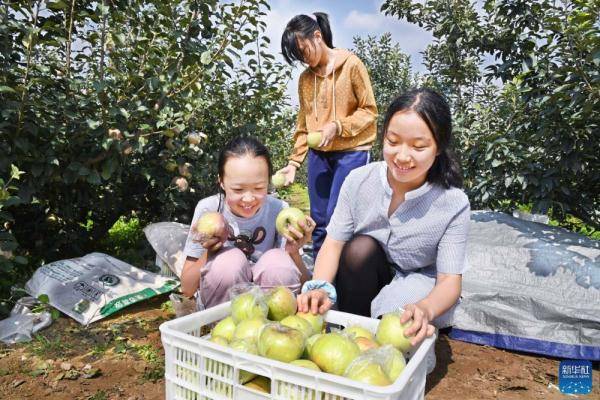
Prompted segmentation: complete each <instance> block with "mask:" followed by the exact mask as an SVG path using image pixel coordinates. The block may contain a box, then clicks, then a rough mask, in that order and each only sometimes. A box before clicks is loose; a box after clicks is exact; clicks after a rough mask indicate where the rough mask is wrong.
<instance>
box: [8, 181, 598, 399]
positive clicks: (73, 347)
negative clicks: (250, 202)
mask: <svg viewBox="0 0 600 400" xmlns="http://www.w3.org/2000/svg"><path fill="white" fill-rule="evenodd" d="M285 197H286V198H287V200H288V201H289V203H290V204H291V205H293V206H296V207H298V208H300V209H303V210H304V211H306V210H307V206H308V201H307V198H306V195H305V194H298V192H296V191H291V192H288V193H286V196H285ZM173 318H175V315H174V312H173V310H172V307H171V304H170V302H169V301H168V296H167V295H164V296H161V297H157V298H154V299H151V300H149V301H147V302H146V303H143V304H137V305H134V306H131V307H129V308H127V309H125V310H124V311H122V312H121V313H119V314H117V315H115V316H112V317H110V318H107V319H104V320H101V321H98V322H96V323H93V324H91V325H90V326H89V327H82V326H81V325H79V324H78V323H77V322H75V321H74V320H72V319H70V318H68V317H66V316H64V315H61V317H60V318H58V319H57V320H56V321H54V323H53V324H52V326H50V327H49V328H47V329H45V330H43V331H41V332H40V334H39V335H36V336H35V337H34V339H33V340H32V341H31V342H29V343H24V344H19V345H13V346H7V345H0V399H11V400H13V399H14V400H17V399H19V400H20V399H40V398H48V399H64V400H109V399H115V400H116V399H124V400H150V399H152V400H159V399H164V397H165V381H164V377H163V376H164V352H163V349H162V344H161V341H160V333H159V330H158V327H159V325H160V324H161V323H163V322H165V321H168V320H170V319H173ZM436 354H437V366H436V368H435V370H434V371H433V372H432V373H431V374H430V375H429V376H428V377H427V387H426V395H425V398H426V399H427V400H442V399H454V398H460V399H462V400H470V399H473V400H475V399H506V400H508V399H524V400H533V399H549V400H555V399H556V400H557V399H565V398H567V396H565V395H563V394H561V393H560V392H559V390H558V388H557V385H558V366H559V362H560V360H559V359H552V358H546V357H539V356H534V355H530V354H523V353H515V352H509V351H504V350H499V349H495V348H492V347H487V346H479V345H474V344H468V343H463V342H459V341H455V340H452V339H450V338H449V337H448V336H447V335H446V334H445V333H441V334H440V337H439V339H438V341H437V343H436ZM593 379H594V383H593V392H592V393H591V394H590V395H587V396H579V398H582V399H597V398H600V371H599V370H598V365H597V364H596V365H595V369H594V371H593Z"/></svg>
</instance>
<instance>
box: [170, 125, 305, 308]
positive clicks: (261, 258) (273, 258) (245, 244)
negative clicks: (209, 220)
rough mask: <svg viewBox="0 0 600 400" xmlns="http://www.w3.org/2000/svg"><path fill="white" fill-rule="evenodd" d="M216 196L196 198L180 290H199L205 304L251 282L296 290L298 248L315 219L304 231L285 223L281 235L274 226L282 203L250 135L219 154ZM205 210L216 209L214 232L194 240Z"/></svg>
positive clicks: (300, 270) (301, 273) (263, 151)
mask: <svg viewBox="0 0 600 400" xmlns="http://www.w3.org/2000/svg"><path fill="white" fill-rule="evenodd" d="M218 171H219V192H220V193H219V194H217V195H214V196H210V197H207V198H205V199H202V200H200V201H199V202H198V205H197V206H196V210H195V212H194V218H193V220H192V225H191V227H190V232H189V234H188V237H187V241H186V245H185V248H184V254H185V256H186V261H185V264H184V267H183V271H182V274H181V288H182V291H183V294H184V295H186V296H188V297H192V296H193V295H194V294H197V292H198V291H199V296H200V298H199V300H201V301H202V304H203V305H204V306H205V307H207V308H208V307H212V306H214V305H217V304H220V303H223V302H225V301H227V300H229V298H228V290H229V288H231V287H232V286H233V285H235V284H239V283H248V282H254V283H255V284H257V285H259V286H260V287H261V288H263V289H266V288H271V287H274V286H279V285H283V286H287V287H288V288H290V289H291V290H292V291H294V292H298V291H299V289H300V285H301V284H302V283H303V282H304V281H305V280H306V279H307V277H308V276H309V275H308V271H307V269H306V267H305V266H304V263H303V262H302V258H301V256H300V254H299V249H300V248H302V246H303V245H304V244H305V243H306V242H307V241H308V240H309V238H310V235H311V233H312V230H313V227H314V221H312V220H311V219H310V218H308V219H307V220H308V223H307V224H302V225H301V228H302V230H303V232H300V231H299V230H296V229H294V228H293V227H291V226H290V227H288V228H289V229H290V235H288V236H286V237H281V236H280V235H279V234H278V232H277V230H276V228H275V219H276V217H277V214H279V211H281V210H282V209H283V208H285V207H287V204H286V203H285V202H283V201H281V200H278V199H276V198H274V197H272V196H270V195H268V194H267V190H268V186H269V177H270V176H271V173H272V165H271V158H270V156H269V152H268V150H267V148H266V147H265V146H264V145H263V144H262V143H260V142H259V141H258V140H256V139H254V138H252V137H239V138H236V139H233V140H232V141H230V142H229V143H228V144H227V145H226V146H225V147H224V148H223V150H222V151H221V154H220V156H219V164H218ZM207 212H218V213H219V214H218V215H217V218H216V219H215V220H214V221H213V224H214V225H215V226H214V228H215V229H214V230H215V234H214V236H212V237H208V238H207V237H204V238H198V236H197V234H196V231H195V227H196V224H197V221H198V219H199V218H200V217H201V216H202V215H204V214H205V213H207Z"/></svg>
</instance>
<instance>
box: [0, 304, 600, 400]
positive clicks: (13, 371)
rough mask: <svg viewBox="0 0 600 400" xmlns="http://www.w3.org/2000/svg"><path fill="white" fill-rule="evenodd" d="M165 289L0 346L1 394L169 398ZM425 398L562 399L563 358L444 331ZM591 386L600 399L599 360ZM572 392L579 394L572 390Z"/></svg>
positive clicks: (98, 399) (102, 399)
mask: <svg viewBox="0 0 600 400" xmlns="http://www.w3.org/2000/svg"><path fill="white" fill-rule="evenodd" d="M166 300H167V298H166V297H165V296H162V297H160V298H156V299H154V300H152V301H150V302H148V303H146V304H144V305H137V306H133V307H130V308H128V309H127V310H125V312H123V313H121V314H119V315H117V316H114V317H112V318H110V319H106V320H102V321H99V322H96V323H94V324H92V325H91V326H90V327H88V328H83V327H82V326H80V325H79V324H78V323H77V322H75V321H73V320H71V319H70V318H68V317H65V316H62V317H61V318H59V319H58V320H57V321H55V322H54V324H53V325H52V326H51V327H50V328H48V329H46V330H44V331H42V332H40V333H41V334H40V335H39V336H37V337H36V338H35V339H34V340H32V341H31V342H29V343H26V344H20V345H15V346H4V345H3V346H1V347H0V399H7V400H8V399H10V400H17V399H42V398H47V399H64V400H109V399H124V400H158V399H164V396H165V391H164V378H163V374H164V358H163V352H162V346H161V342H160V334H159V331H158V327H159V325H160V324H161V323H162V322H164V321H167V320H169V319H172V318H173V317H174V315H173V313H172V310H171V309H170V308H169V307H168V306H167V304H166V303H165V302H166ZM436 353H437V357H438V360H437V366H436V369H435V370H434V372H433V373H432V374H430V375H429V376H428V379H427V388H426V396H425V398H426V399H427V400H441V399H461V400H469V399H506V400H508V399H524V400H532V399H549V400H554V399H564V398H567V396H565V395H562V394H561V393H560V392H559V391H558V388H557V385H558V377H557V374H558V363H559V361H560V360H556V359H549V358H544V357H534V356H531V355H525V354H518V353H514V352H507V351H503V350H498V349H495V348H491V347H485V346H478V345H472V344H468V343H463V342H459V341H455V340H452V339H450V338H448V336H446V335H444V334H442V335H441V336H440V339H439V340H438V342H437V345H436ZM593 374H594V375H593V377H594V384H593V388H594V389H593V392H592V394H590V395H587V396H579V398H582V399H600V373H599V371H598V365H595V369H594V372H593ZM570 398H576V397H575V396H572V397H570Z"/></svg>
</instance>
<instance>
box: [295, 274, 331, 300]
mask: <svg viewBox="0 0 600 400" xmlns="http://www.w3.org/2000/svg"><path fill="white" fill-rule="evenodd" d="M317 289H323V290H324V291H325V292H326V293H327V297H329V300H331V302H332V303H333V304H335V303H336V302H337V291H336V290H335V286H333V285H332V284H331V283H329V282H327V281H323V280H319V279H314V280H311V281H306V282H304V285H302V293H306V292H309V291H311V290H317Z"/></svg>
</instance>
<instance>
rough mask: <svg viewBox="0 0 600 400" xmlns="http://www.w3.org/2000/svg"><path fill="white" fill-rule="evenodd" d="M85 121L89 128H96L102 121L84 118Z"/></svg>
mask: <svg viewBox="0 0 600 400" xmlns="http://www.w3.org/2000/svg"><path fill="white" fill-rule="evenodd" d="M86 122H87V125H88V126H89V127H90V129H96V128H98V127H99V126H100V124H101V123H102V122H100V121H94V120H93V119H88V120H86Z"/></svg>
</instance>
